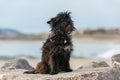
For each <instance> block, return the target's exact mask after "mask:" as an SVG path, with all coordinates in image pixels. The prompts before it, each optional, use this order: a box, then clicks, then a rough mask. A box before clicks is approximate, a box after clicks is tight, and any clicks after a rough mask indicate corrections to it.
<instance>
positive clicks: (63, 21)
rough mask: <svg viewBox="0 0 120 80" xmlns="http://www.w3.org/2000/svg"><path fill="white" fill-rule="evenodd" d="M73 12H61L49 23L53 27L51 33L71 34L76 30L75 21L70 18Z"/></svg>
mask: <svg viewBox="0 0 120 80" xmlns="http://www.w3.org/2000/svg"><path fill="white" fill-rule="evenodd" d="M70 13H71V12H61V13H59V14H57V16H56V17H54V18H51V19H50V20H49V21H47V23H48V24H50V26H51V28H52V29H51V31H54V32H56V33H58V34H70V33H72V31H74V30H75V27H74V24H73V21H72V19H71V17H70Z"/></svg>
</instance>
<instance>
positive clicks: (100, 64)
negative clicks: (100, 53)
mask: <svg viewBox="0 0 120 80" xmlns="http://www.w3.org/2000/svg"><path fill="white" fill-rule="evenodd" d="M98 67H110V66H109V65H108V64H107V63H106V62H105V61H101V62H91V63H89V64H86V65H83V66H81V67H79V69H83V68H98Z"/></svg>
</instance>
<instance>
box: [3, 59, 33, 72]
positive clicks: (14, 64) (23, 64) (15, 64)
mask: <svg viewBox="0 0 120 80" xmlns="http://www.w3.org/2000/svg"><path fill="white" fill-rule="evenodd" d="M1 68H2V69H10V70H13V69H25V70H33V69H34V68H33V67H32V66H30V65H29V63H28V61H27V60H25V59H14V60H10V61H8V62H6V63H5V64H4V65H3V66H2V67H1Z"/></svg>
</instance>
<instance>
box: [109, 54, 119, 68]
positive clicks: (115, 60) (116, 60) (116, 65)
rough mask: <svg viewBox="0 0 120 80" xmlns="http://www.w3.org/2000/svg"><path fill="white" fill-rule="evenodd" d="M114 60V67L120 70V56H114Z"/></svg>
mask: <svg viewBox="0 0 120 80" xmlns="http://www.w3.org/2000/svg"><path fill="white" fill-rule="evenodd" d="M111 59H112V67H113V68H118V69H120V54H116V55H113V56H112V57H111Z"/></svg>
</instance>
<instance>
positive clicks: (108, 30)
mask: <svg viewBox="0 0 120 80" xmlns="http://www.w3.org/2000/svg"><path fill="white" fill-rule="evenodd" d="M119 4H120V0H0V59H11V58H16V57H25V58H32V59H36V58H40V57H41V47H42V45H43V43H44V42H45V39H46V38H47V37H48V34H49V32H50V27H49V25H48V24H46V22H47V21H48V20H49V19H50V18H52V17H54V16H55V15H56V14H58V13H59V12H64V11H70V12H72V14H71V16H72V19H73V21H74V26H75V27H76V28H77V30H76V31H75V32H73V34H72V35H73V44H74V51H73V53H72V57H73V58H93V59H96V58H97V59H101V58H104V59H109V58H110V57H111V56H112V55H113V54H117V53H119V52H120V5H119Z"/></svg>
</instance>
